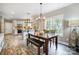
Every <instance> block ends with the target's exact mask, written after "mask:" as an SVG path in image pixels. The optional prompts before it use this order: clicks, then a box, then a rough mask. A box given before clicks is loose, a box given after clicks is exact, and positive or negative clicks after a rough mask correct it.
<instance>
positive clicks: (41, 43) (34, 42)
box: [27, 34, 44, 55]
mask: <svg viewBox="0 0 79 59" xmlns="http://www.w3.org/2000/svg"><path fill="white" fill-rule="evenodd" d="M32 37H33V36H32ZM36 38H37V37H36ZM36 38H31V35H30V34H28V39H27V46H28V44H29V43H31V44H34V45H35V46H36V47H37V48H38V55H40V47H42V46H43V51H44V42H43V41H40V40H38V39H36Z"/></svg>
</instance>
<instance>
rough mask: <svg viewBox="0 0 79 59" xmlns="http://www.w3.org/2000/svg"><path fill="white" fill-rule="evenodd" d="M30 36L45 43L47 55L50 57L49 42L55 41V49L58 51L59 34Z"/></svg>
mask: <svg viewBox="0 0 79 59" xmlns="http://www.w3.org/2000/svg"><path fill="white" fill-rule="evenodd" d="M29 34H30V33H29ZM30 35H31V36H34V37H36V38H39V39H42V40H44V41H45V54H46V55H48V44H49V41H51V40H54V43H55V47H56V50H57V48H58V35H57V34H43V35H34V34H30Z"/></svg>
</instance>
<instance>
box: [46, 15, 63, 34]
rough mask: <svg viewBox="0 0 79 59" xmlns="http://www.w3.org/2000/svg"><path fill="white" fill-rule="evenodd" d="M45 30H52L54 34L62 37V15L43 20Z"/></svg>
mask: <svg viewBox="0 0 79 59" xmlns="http://www.w3.org/2000/svg"><path fill="white" fill-rule="evenodd" d="M45 29H46V30H54V29H55V33H57V34H61V35H63V15H57V16H53V17H50V18H47V19H46V20H45Z"/></svg>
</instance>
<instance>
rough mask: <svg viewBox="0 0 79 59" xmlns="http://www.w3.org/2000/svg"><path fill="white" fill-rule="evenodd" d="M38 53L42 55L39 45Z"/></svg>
mask: <svg viewBox="0 0 79 59" xmlns="http://www.w3.org/2000/svg"><path fill="white" fill-rule="evenodd" d="M38 55H40V47H38Z"/></svg>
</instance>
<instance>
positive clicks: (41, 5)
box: [38, 3, 45, 19]
mask: <svg viewBox="0 0 79 59" xmlns="http://www.w3.org/2000/svg"><path fill="white" fill-rule="evenodd" d="M38 19H45V17H44V15H43V3H40V16H39V18H38Z"/></svg>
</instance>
